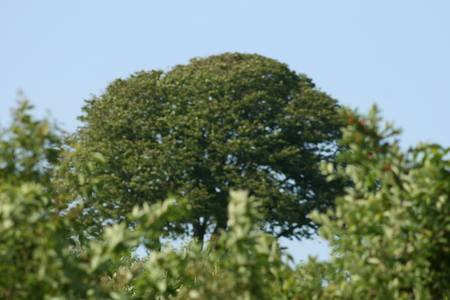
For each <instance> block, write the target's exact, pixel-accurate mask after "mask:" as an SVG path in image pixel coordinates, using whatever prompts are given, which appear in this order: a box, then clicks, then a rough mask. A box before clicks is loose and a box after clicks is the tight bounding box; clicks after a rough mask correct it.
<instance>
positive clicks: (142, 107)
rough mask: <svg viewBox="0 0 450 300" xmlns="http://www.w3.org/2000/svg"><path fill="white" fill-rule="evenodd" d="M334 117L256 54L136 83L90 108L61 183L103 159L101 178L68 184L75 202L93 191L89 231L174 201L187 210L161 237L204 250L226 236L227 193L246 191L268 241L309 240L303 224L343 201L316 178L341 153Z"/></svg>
mask: <svg viewBox="0 0 450 300" xmlns="http://www.w3.org/2000/svg"><path fill="white" fill-rule="evenodd" d="M338 107H339V106H338V104H337V101H336V100H334V99H332V98H331V97H329V96H328V95H327V94H325V93H323V92H321V91H320V90H318V89H316V88H315V85H314V84H313V83H312V81H311V79H309V78H307V77H306V76H305V75H303V74H296V73H295V72H293V71H291V70H290V69H289V68H288V67H287V65H285V64H282V63H279V62H277V61H276V60H273V59H269V58H265V57H263V56H260V55H256V54H255V55H250V54H239V53H225V54H222V55H217V56H210V57H207V58H196V59H192V60H191V61H190V63H189V64H188V65H179V66H176V67H175V68H173V69H172V70H170V71H168V72H162V71H149V72H138V73H136V74H134V75H132V76H131V77H129V78H127V79H117V80H115V81H114V82H113V83H111V84H110V85H109V86H108V87H107V89H106V91H105V93H104V94H103V95H101V96H100V97H93V98H92V99H91V100H89V101H87V105H86V106H85V107H84V108H83V111H84V115H83V116H81V117H80V118H79V119H80V120H81V121H82V122H83V124H84V125H83V126H82V127H80V128H79V129H78V131H77V132H76V134H74V135H73V136H72V137H71V138H70V139H68V143H69V144H70V145H71V146H72V147H73V148H74V149H76V151H75V152H74V153H73V155H74V156H76V159H75V160H74V159H69V160H67V161H66V168H65V170H66V171H64V172H63V173H62V176H63V177H66V176H67V174H66V173H67V171H69V172H71V171H74V170H75V172H74V174H75V173H76V174H80V171H83V170H84V167H83V166H84V165H85V164H86V163H87V162H89V161H90V160H91V155H92V153H94V152H95V153H101V154H102V155H103V157H104V159H105V167H104V168H96V169H95V170H94V172H90V173H89V174H88V175H85V176H84V177H83V179H84V180H83V182H82V185H81V186H80V181H78V180H72V181H68V183H69V186H68V188H71V189H72V190H73V191H74V193H78V192H77V190H79V189H80V188H81V189H83V188H86V187H90V186H93V185H96V184H98V182H100V184H101V186H102V188H101V189H98V190H96V191H95V192H93V193H91V194H89V195H83V200H84V201H86V202H89V205H87V206H86V207H85V209H86V211H87V215H89V218H90V220H89V221H94V220H98V223H102V222H104V221H105V220H116V221H121V220H126V218H125V216H126V215H127V214H128V213H130V212H131V210H132V208H133V207H134V206H135V205H141V206H142V205H143V204H144V203H149V204H151V203H156V202H158V201H161V200H163V199H165V198H166V197H168V195H170V196H174V197H176V198H177V199H181V198H184V199H187V201H188V202H189V204H190V207H191V208H192V209H191V210H190V213H189V214H188V215H184V216H183V217H182V218H180V219H179V220H180V221H179V222H172V223H171V222H169V223H168V224H166V227H167V234H168V235H175V236H177V235H178V234H180V233H183V232H185V233H186V232H187V233H188V234H189V235H191V236H194V237H195V238H197V239H199V240H204V236H205V235H206V234H208V233H210V234H211V233H214V236H216V235H217V233H218V232H220V229H226V228H227V205H228V193H229V190H230V189H247V190H250V191H251V192H252V195H254V196H256V197H257V198H258V199H259V200H260V201H261V202H262V208H263V209H265V210H266V211H267V213H266V214H265V216H264V218H265V223H266V224H267V228H266V229H267V230H268V231H269V232H270V233H272V234H274V235H277V236H285V237H291V238H299V239H300V238H302V237H309V236H310V235H311V234H313V233H314V231H315V229H316V228H317V226H316V224H315V223H313V222H312V221H311V219H310V218H309V217H308V213H309V212H310V211H311V210H318V211H321V212H325V211H326V209H327V208H329V207H331V206H332V205H333V199H334V197H335V196H336V195H338V194H339V193H340V192H341V191H342V184H340V182H339V181H334V182H333V183H327V182H326V181H325V177H324V176H323V175H322V174H321V172H320V163H321V162H322V161H332V160H333V158H334V156H335V154H336V153H337V152H338V151H339V147H338V145H337V143H336V140H337V139H338V137H339V136H340V131H339V128H340V127H341V126H342V125H343V122H342V121H343V119H342V118H341V117H340V116H339V115H338V114H337V113H336V108H338ZM75 162H76V163H75ZM80 164H81V166H80ZM83 173H84V172H83ZM180 213H182V211H180Z"/></svg>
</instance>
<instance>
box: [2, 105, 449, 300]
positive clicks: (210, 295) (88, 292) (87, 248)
mask: <svg viewBox="0 0 450 300" xmlns="http://www.w3.org/2000/svg"><path fill="white" fill-rule="evenodd" d="M30 108H31V106H30V105H29V104H28V103H27V102H23V103H22V104H21V105H20V107H19V108H18V109H17V110H16V112H15V119H14V122H13V124H12V125H11V127H10V128H8V129H5V130H2V131H1V134H0V172H1V175H2V176H1V177H0V298H3V299H55V300H56V299H116V300H117V299H123V300H126V299H161V300H162V299H242V300H244V299H245V300H247V299H258V300H259V299H280V300H281V299H283V300H284V299H311V300H313V299H355V300H356V299H449V295H450V289H449V287H450V277H449V276H448V274H449V272H450V257H449V256H450V255H449V252H450V247H449V244H450V241H449V238H450V204H449V201H448V200H449V199H448V197H449V195H450V161H449V156H448V154H449V152H450V149H443V148H442V147H440V146H438V145H419V146H418V147H417V148H416V149H410V150H409V151H408V152H406V153H405V152H403V151H401V149H400V147H399V146H398V141H397V140H395V135H396V134H398V133H399V130H396V129H394V128H393V127H392V125H389V124H388V125H387V126H386V127H385V128H380V125H379V122H380V118H379V117H378V112H377V110H376V109H375V108H374V109H373V111H372V112H371V113H370V114H369V115H368V116H367V117H361V116H360V115H359V114H357V113H356V112H350V111H344V112H343V114H344V116H345V117H346V118H347V121H348V126H347V127H346V128H344V129H343V139H342V143H343V144H344V147H345V146H347V147H348V149H349V150H348V151H345V152H342V153H341V157H340V159H341V161H342V162H341V163H339V164H338V163H334V164H333V163H324V164H323V172H324V174H328V180H335V179H336V178H340V179H341V180H343V181H348V182H351V185H349V186H351V188H350V187H349V188H347V189H346V191H345V195H344V196H342V197H338V198H337V199H336V207H335V208H334V209H330V210H329V211H328V212H326V213H317V212H313V213H311V214H312V218H313V219H314V220H316V221H317V222H320V223H321V224H322V225H321V229H320V233H321V235H322V236H323V237H325V238H326V239H328V240H329V241H330V243H331V246H332V247H333V257H332V259H331V260H330V261H328V262H322V263H319V262H316V261H315V260H314V259H310V260H309V261H308V262H307V263H305V264H302V265H297V266H296V268H295V269H292V268H291V267H290V266H289V265H288V264H287V263H286V262H285V261H283V255H282V254H281V253H280V251H279V249H278V244H277V240H276V238H275V237H273V236H270V235H268V234H267V233H266V232H265V230H264V223H265V220H266V216H265V214H267V210H266V209H265V206H264V201H263V200H261V199H259V197H254V196H250V195H249V192H248V191H242V190H240V191H235V192H233V193H231V195H230V198H229V201H228V202H229V203H228V208H227V209H228V211H227V216H228V219H227V225H228V228H227V230H223V229H222V230H221V232H220V234H219V237H218V239H217V240H216V241H215V242H211V243H207V244H205V245H202V244H201V243H198V242H197V241H195V240H194V241H192V242H191V243H189V244H187V245H185V246H184V248H182V249H180V250H174V249H172V248H171V247H170V246H169V245H165V246H161V244H160V241H159V237H160V236H161V235H164V234H165V233H166V230H167V224H170V223H175V222H177V219H176V216H177V215H179V213H180V212H181V211H190V210H194V209H195V208H194V207H193V205H192V203H189V201H187V200H184V199H183V198H180V199H178V198H169V199H167V200H165V201H160V202H157V203H155V204H153V205H151V206H150V205H149V204H147V203H143V205H142V206H139V205H137V206H135V207H134V208H133V209H132V212H131V213H130V214H128V215H126V216H125V218H126V221H124V222H120V223H114V224H112V225H108V226H103V227H101V228H99V231H98V233H99V237H98V238H97V239H92V238H89V237H90V236H92V234H91V233H90V230H91V229H92V228H94V229H95V230H97V229H96V227H92V226H90V224H89V223H87V222H85V219H86V218H87V217H86V215H85V213H86V211H84V210H83V206H82V205H83V204H82V203H79V205H78V206H75V207H70V206H68V205H67V203H68V202H70V201H72V200H73V199H78V196H77V195H76V194H75V195H74V194H71V193H68V194H65V192H68V191H71V190H70V189H67V187H69V185H68V184H67V183H66V181H64V182H63V183H61V182H60V180H61V179H52V174H53V172H54V171H57V172H60V171H61V170H62V168H57V167H52V163H54V162H56V161H57V158H58V157H59V156H61V155H69V156H70V155H71V154H70V153H67V152H64V151H62V150H61V149H60V141H59V138H58V136H57V134H56V131H55V130H54V129H53V128H52V127H51V126H50V125H49V123H48V122H46V121H35V120H33V119H32V118H31V116H30V115H29V114H28V110H29V109H30ZM70 157H71V159H72V160H73V161H72V164H73V165H76V164H78V166H80V167H79V170H81V174H82V175H79V174H80V173H76V172H73V171H71V172H67V178H66V179H65V180H72V179H73V178H77V180H78V184H79V186H80V187H83V188H81V189H77V190H79V192H80V193H81V196H82V197H84V198H89V197H90V195H92V194H95V193H100V192H101V189H102V185H101V180H99V181H98V184H92V185H86V184H85V183H86V181H88V180H91V179H92V178H94V177H91V175H90V174H93V173H95V172H96V168H99V167H101V165H102V163H103V162H104V159H103V157H102V156H101V155H99V154H95V153H93V154H92V155H91V159H90V160H88V159H87V160H86V161H83V160H80V159H79V157H78V156H76V155H74V156H70ZM89 162H91V164H90V163H89ZM50 167H52V168H50ZM105 167H106V168H107V167H108V165H107V164H105ZM94 179H95V178H94ZM55 180H56V181H55ZM179 217H180V218H184V215H181V216H180V215H179ZM80 220H81V221H80ZM130 224H134V226H132V227H131V226H129V225H130ZM83 238H84V239H85V240H84V242H82V241H81V240H82V239H83ZM140 243H142V244H143V245H144V246H145V247H146V249H147V250H148V251H149V256H148V257H146V258H144V259H138V258H136V257H135V256H134V255H133V254H132V253H133V251H134V250H135V249H136V247H137V246H138V245H139V244H140ZM284 259H289V257H284Z"/></svg>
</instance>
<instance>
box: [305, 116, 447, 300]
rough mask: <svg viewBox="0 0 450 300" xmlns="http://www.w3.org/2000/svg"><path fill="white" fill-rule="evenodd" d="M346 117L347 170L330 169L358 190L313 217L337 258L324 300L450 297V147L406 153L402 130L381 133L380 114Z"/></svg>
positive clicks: (351, 190)
mask: <svg viewBox="0 0 450 300" xmlns="http://www.w3.org/2000/svg"><path fill="white" fill-rule="evenodd" d="M346 116H347V118H348V123H349V125H348V126H347V128H345V129H344V131H343V133H344V135H343V143H345V144H347V145H348V146H349V148H350V149H351V150H349V151H347V152H345V153H343V155H342V160H343V161H345V163H346V166H338V167H337V168H336V170H335V167H334V166H333V165H332V164H328V165H325V166H324V170H325V171H326V173H328V174H329V175H330V177H329V179H330V180H331V179H334V178H336V177H340V178H344V179H345V180H351V181H352V183H353V187H352V188H348V189H347V190H346V195H345V196H344V197H339V198H337V199H336V209H335V210H330V211H329V212H328V213H327V214H321V215H320V214H314V216H313V219H315V220H317V221H318V222H320V223H321V224H322V227H321V229H320V233H321V235H322V236H323V237H325V238H326V239H328V240H329V241H330V244H331V246H332V247H333V248H334V254H335V255H334V257H333V259H332V260H331V262H330V265H331V268H332V269H334V270H336V272H331V273H329V276H328V278H327V280H328V281H329V284H328V286H327V287H326V288H325V289H323V290H322V292H323V295H322V298H323V299H448V296H449V294H450V289H449V287H450V277H449V274H450V273H449V272H450V269H449V267H450V247H449V244H450V240H449V239H450V202H449V199H448V198H449V195H450V161H449V157H448V153H449V152H450V149H443V148H442V147H440V146H438V145H419V146H418V147H417V148H416V149H410V150H409V151H408V152H407V153H404V152H402V151H401V150H400V147H399V145H398V141H397V140H395V139H394V137H395V135H396V134H398V133H399V130H396V129H394V128H393V127H392V125H391V124H388V125H387V126H386V127H385V128H384V129H380V127H379V125H378V124H379V121H380V119H379V117H378V111H377V109H376V108H374V109H373V110H372V112H371V113H370V114H369V115H368V116H367V118H362V117H360V116H359V115H358V114H357V113H354V112H346ZM312 268H314V266H312ZM446 297H447V298H446Z"/></svg>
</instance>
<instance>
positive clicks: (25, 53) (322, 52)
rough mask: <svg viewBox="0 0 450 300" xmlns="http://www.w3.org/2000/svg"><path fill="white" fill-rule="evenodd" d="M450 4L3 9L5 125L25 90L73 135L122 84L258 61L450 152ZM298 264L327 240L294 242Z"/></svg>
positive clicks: (31, 4)
mask: <svg viewBox="0 0 450 300" xmlns="http://www.w3.org/2000/svg"><path fill="white" fill-rule="evenodd" d="M449 16H450V1H444V0H441V1H438V0H436V1H412V0H409V1H400V0H398V1H387V0H386V1H381V0H380V1H356V0H355V1H345V0H342V1H336V0H328V1H320V0H317V1H301V0H297V1H287V0H284V1H273V0H272V1H262V0H259V1H250V0H247V1H235V0H228V1H206V0H205V1H196V0H192V1H175V0H173V1H156V0H155V1H149V0H147V1H139V0H134V1H112V0H108V1H103V0H95V1H83V0H78V1H56V0H55V1H46V0H40V1H31V0H29V1H23V0H1V1H0V43H1V44H0V124H2V125H3V126H5V125H7V124H8V122H9V121H10V108H11V107H14V106H16V99H17V98H18V97H17V91H18V90H19V89H22V90H23V91H24V94H25V96H26V97H27V98H28V99H29V100H30V101H31V102H32V104H34V105H35V106H36V109H35V111H34V114H35V115H36V116H38V117H42V116H45V114H46V111H47V110H49V111H51V115H52V117H53V118H54V119H56V120H57V121H58V124H59V125H60V126H61V127H62V128H63V129H64V130H66V131H69V132H73V131H75V130H76V128H77V126H79V125H80V123H79V122H78V121H77V120H76V117H77V116H79V115H80V114H81V107H82V106H83V105H84V100H86V99H90V98H91V96H92V95H100V94H101V93H102V91H104V90H105V88H106V86H107V85H108V84H109V83H111V82H112V81H113V80H115V79H117V78H126V77H128V76H129V75H130V74H132V73H134V72H137V71H141V70H153V69H162V70H169V69H170V68H171V67H173V66H175V65H177V64H187V63H188V62H189V59H191V58H193V57H206V56H209V55H214V54H221V53H224V52H243V53H251V54H253V53H257V54H260V55H264V56H266V57H269V58H273V59H276V60H278V61H280V62H283V63H286V64H288V65H289V67H290V68H291V69H292V70H295V71H296V72H298V73H304V74H306V75H307V76H309V77H310V78H312V79H313V81H314V82H315V83H316V85H317V87H319V88H320V89H321V90H322V91H324V92H326V93H328V94H329V95H331V96H332V97H334V98H336V99H337V100H338V101H339V102H340V103H341V104H342V105H347V106H350V107H351V108H357V109H359V111H360V112H367V110H368V108H370V107H371V105H372V104H375V103H376V104H377V105H378V106H379V108H380V109H381V110H382V116H383V117H384V119H385V120H387V121H394V122H395V124H396V125H397V126H400V127H402V128H403V129H404V132H403V134H402V136H401V141H402V143H401V144H402V146H403V147H404V148H405V149H406V148H407V147H409V146H411V145H416V144H417V143H418V142H420V141H422V142H432V143H439V144H441V145H442V146H445V147H450V135H449V129H450V126H449V120H450V117H449V116H448V115H449V112H450V88H449V83H450V17H449ZM282 244H284V245H287V246H288V247H289V252H290V253H291V254H292V255H293V256H294V257H295V259H296V260H299V259H306V258H307V256H308V254H311V255H318V256H319V258H320V259H326V258H327V256H328V247H327V245H326V242H321V241H320V240H319V239H318V238H316V239H315V240H313V241H307V242H288V241H285V240H283V241H282Z"/></svg>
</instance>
